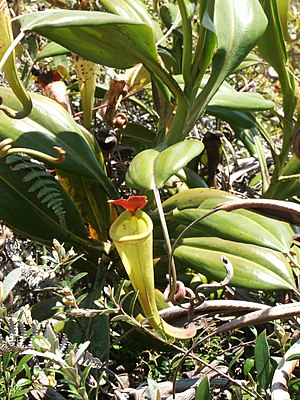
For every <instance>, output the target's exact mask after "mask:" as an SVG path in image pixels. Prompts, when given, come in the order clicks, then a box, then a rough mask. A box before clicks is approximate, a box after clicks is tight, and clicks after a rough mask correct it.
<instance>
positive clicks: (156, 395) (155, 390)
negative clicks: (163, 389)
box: [147, 378, 161, 400]
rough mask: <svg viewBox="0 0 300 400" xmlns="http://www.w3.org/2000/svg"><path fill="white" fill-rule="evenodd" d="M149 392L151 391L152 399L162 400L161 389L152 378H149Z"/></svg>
mask: <svg viewBox="0 0 300 400" xmlns="http://www.w3.org/2000/svg"><path fill="white" fill-rule="evenodd" d="M147 382H148V386H149V392H150V400H160V399H161V396H160V391H159V386H158V384H157V383H156V382H155V381H154V380H153V379H151V378H148V379H147Z"/></svg>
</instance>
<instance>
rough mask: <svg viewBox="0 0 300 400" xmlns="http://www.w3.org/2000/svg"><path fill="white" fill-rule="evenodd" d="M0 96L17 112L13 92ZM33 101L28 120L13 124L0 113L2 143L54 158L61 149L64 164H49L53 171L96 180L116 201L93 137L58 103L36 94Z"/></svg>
mask: <svg viewBox="0 0 300 400" xmlns="http://www.w3.org/2000/svg"><path fill="white" fill-rule="evenodd" d="M0 95H1V96H2V97H3V100H4V104H5V105H8V106H9V107H10V108H12V109H17V107H18V101H17V99H16V97H15V96H14V95H13V93H12V91H11V90H9V89H7V88H0ZM31 98H32V102H33V110H32V112H31V113H30V115H29V116H28V117H26V118H24V119H22V120H14V119H12V118H9V117H7V116H6V115H4V114H3V113H1V118H0V139H1V140H3V139H6V138H11V139H13V140H14V143H13V146H14V147H22V148H29V149H34V150H38V151H41V152H43V153H45V154H49V155H53V156H55V157H56V153H55V151H54V149H53V146H58V147H61V148H62V149H63V150H65V151H66V158H65V161H64V162H63V163H61V164H59V166H58V165H57V164H51V163H49V165H50V166H51V167H53V168H58V167H59V169H61V170H64V171H67V172H70V173H72V174H76V175H79V176H86V177H88V178H90V179H93V180H96V181H97V182H98V183H99V184H100V185H101V187H102V189H103V190H104V191H105V192H106V193H107V194H108V195H109V196H110V197H112V198H115V197H117V196H118V195H117V192H116V190H115V188H114V187H113V185H112V183H111V182H110V180H109V179H108V178H107V176H106V174H105V172H104V170H103V168H104V164H103V160H101V159H99V155H98V154H99V153H96V150H94V147H93V146H96V145H95V144H94V143H92V141H93V139H92V138H91V135H90V134H89V133H88V132H86V133H83V132H82V129H81V128H80V127H79V125H78V124H76V122H75V121H74V120H73V119H72V117H71V116H70V115H69V114H68V113H67V112H66V111H65V110H64V108H63V107H61V106H60V105H59V104H58V103H56V102H55V101H53V100H51V99H49V98H47V97H45V96H41V95H38V94H35V93H32V94H31ZM86 135H87V136H89V137H87V136H86ZM98 151H100V150H98ZM37 159H38V157H37ZM42 161H43V160H42Z"/></svg>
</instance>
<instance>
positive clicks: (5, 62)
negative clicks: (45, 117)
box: [0, 0, 32, 119]
mask: <svg viewBox="0 0 300 400" xmlns="http://www.w3.org/2000/svg"><path fill="white" fill-rule="evenodd" d="M0 31H1V34H0V57H1V63H0V71H1V69H2V70H3V72H4V74H5V77H6V79H7V81H8V84H9V86H10V87H11V89H12V91H13V92H14V94H15V95H16V96H17V98H18V100H19V101H20V102H21V104H22V106H23V109H22V110H21V111H19V112H16V111H14V110H11V109H10V108H8V107H6V106H4V105H3V104H1V99H0V110H2V111H3V112H4V113H5V114H6V115H8V116H9V117H10V118H15V119H20V118H25V117H26V116H27V115H28V114H29V113H30V112H31V109H32V102H31V98H30V96H29V94H28V93H27V91H26V89H25V88H24V85H23V83H22V82H21V80H20V78H19V75H18V71H17V67H16V61H15V51H14V49H15V47H16V45H17V44H18V43H19V42H20V41H21V39H22V38H23V37H24V32H21V33H20V34H19V35H18V36H17V38H16V39H15V40H14V38H13V32H12V27H11V21H10V16H9V10H8V6H7V3H6V0H1V1H0Z"/></svg>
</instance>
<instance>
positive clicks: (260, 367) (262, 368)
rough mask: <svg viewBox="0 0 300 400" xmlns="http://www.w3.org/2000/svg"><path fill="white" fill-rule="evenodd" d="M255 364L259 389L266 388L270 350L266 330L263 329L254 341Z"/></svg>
mask: <svg viewBox="0 0 300 400" xmlns="http://www.w3.org/2000/svg"><path fill="white" fill-rule="evenodd" d="M254 355H255V366H256V369H257V378H258V383H259V388H260V390H261V389H263V390H266V389H267V388H268V386H269V383H270V378H271V362H270V350H269V345H268V341H267V336H266V331H265V330H264V331H263V332H262V333H261V334H260V335H259V336H258V337H257V339H256V342H255V349H254Z"/></svg>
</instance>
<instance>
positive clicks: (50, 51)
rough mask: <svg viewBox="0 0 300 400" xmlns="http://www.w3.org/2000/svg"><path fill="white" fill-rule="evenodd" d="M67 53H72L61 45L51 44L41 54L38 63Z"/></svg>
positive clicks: (38, 56) (37, 59)
mask: <svg viewBox="0 0 300 400" xmlns="http://www.w3.org/2000/svg"><path fill="white" fill-rule="evenodd" d="M67 53H70V50H68V49H66V48H65V47H63V46H61V45H60V44H57V43H55V42H50V43H48V44H47V45H46V46H45V47H44V48H43V49H42V50H41V51H40V52H39V54H38V55H37V58H36V61H39V60H42V59H43V58H48V57H55V56H60V55H62V54H67Z"/></svg>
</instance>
